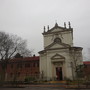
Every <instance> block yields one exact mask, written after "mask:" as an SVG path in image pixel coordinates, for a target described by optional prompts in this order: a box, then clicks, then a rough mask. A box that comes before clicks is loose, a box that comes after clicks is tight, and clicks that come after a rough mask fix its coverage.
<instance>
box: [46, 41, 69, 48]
mask: <svg viewBox="0 0 90 90" xmlns="http://www.w3.org/2000/svg"><path fill="white" fill-rule="evenodd" d="M66 47H70V45H68V44H65V43H55V42H53V43H52V44H50V45H49V46H47V47H46V48H45V49H57V48H66Z"/></svg>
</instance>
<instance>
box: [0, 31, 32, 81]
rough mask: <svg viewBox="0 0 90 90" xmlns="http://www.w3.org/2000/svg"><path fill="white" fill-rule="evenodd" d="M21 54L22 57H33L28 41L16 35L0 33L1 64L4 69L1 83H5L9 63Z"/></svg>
mask: <svg viewBox="0 0 90 90" xmlns="http://www.w3.org/2000/svg"><path fill="white" fill-rule="evenodd" d="M16 53H20V54H21V55H22V56H24V57H25V56H31V53H32V51H30V50H29V49H27V44H26V40H22V38H20V37H18V36H16V35H10V34H7V33H5V32H0V64H1V67H2V69H3V70H2V75H1V79H2V80H1V81H5V71H6V68H7V64H8V61H9V60H10V59H11V58H13V56H15V54H16Z"/></svg>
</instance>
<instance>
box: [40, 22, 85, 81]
mask: <svg viewBox="0 0 90 90" xmlns="http://www.w3.org/2000/svg"><path fill="white" fill-rule="evenodd" d="M42 34H43V38H44V50H42V51H40V52H39V54H40V61H39V64H40V75H41V78H42V79H43V80H66V79H71V80H73V79H74V78H75V77H76V72H75V70H76V67H77V66H78V65H81V64H82V63H83V60H82V47H75V46H74V45H73V28H71V25H70V22H69V27H68V28H67V27H66V23H64V27H61V26H59V25H58V24H57V23H56V24H55V26H54V27H53V28H51V29H49V26H48V30H47V31H46V28H45V27H44V32H43V33H42Z"/></svg>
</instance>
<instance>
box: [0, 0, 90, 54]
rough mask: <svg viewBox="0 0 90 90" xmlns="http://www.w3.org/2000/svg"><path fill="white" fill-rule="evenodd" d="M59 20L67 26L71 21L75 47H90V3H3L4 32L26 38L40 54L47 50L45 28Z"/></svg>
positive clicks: (28, 0)
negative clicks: (41, 51)
mask: <svg viewBox="0 0 90 90" xmlns="http://www.w3.org/2000/svg"><path fill="white" fill-rule="evenodd" d="M56 21H57V23H58V25H59V26H63V23H64V22H66V23H67V27H68V21H70V22H71V26H72V28H73V30H74V46H81V47H84V52H85V50H87V49H88V48H90V0H0V30H1V31H5V32H8V33H11V34H16V35H18V36H20V37H22V38H23V39H26V40H27V43H28V47H29V48H30V49H34V52H35V53H36V54H37V53H38V51H40V50H42V49H43V36H42V32H43V26H46V27H47V25H49V26H50V28H52V27H53V26H54V24H55V22H56ZM85 53H86V52H85Z"/></svg>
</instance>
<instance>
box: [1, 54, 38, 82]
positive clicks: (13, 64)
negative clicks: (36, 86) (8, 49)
mask: <svg viewBox="0 0 90 90" xmlns="http://www.w3.org/2000/svg"><path fill="white" fill-rule="evenodd" d="M0 69H1V66H0ZM0 71H1V70H0ZM26 77H34V78H38V77H39V56H33V57H25V58H23V57H21V58H14V59H11V60H9V62H8V65H7V69H6V75H5V80H6V81H13V80H14V79H15V80H17V81H24V80H25V78H26Z"/></svg>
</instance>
